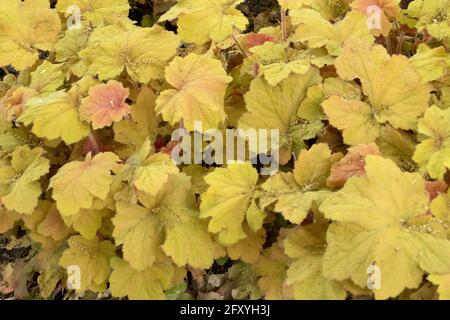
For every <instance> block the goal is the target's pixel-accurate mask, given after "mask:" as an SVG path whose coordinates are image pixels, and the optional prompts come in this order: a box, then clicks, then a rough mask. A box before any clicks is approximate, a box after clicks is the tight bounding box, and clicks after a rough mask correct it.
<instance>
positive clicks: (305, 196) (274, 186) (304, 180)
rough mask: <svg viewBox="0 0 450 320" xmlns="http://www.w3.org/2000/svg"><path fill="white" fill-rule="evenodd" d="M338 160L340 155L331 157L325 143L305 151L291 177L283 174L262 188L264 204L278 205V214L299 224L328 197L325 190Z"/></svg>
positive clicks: (301, 154) (296, 163) (299, 157)
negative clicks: (331, 171)
mask: <svg viewBox="0 0 450 320" xmlns="http://www.w3.org/2000/svg"><path fill="white" fill-rule="evenodd" d="M339 158H340V154H334V155H332V154H331V151H330V149H329V148H328V146H327V145H326V144H323V143H321V144H316V145H314V146H312V147H311V149H309V150H302V152H301V153H300V155H299V156H298V159H297V161H296V162H295V168H294V171H293V172H292V173H290V172H289V173H284V172H280V173H278V174H276V175H275V176H272V177H270V178H269V179H268V180H267V181H266V182H265V183H264V184H263V185H262V188H263V189H264V191H265V193H264V194H263V196H262V199H263V201H264V203H266V204H271V203H275V208H274V210H275V211H276V212H281V213H282V214H283V216H284V217H285V219H287V220H289V221H290V222H292V223H295V224H300V223H301V222H302V221H303V220H304V219H305V218H306V217H307V215H308V211H309V209H311V207H312V205H313V203H314V202H318V203H320V201H322V200H323V198H324V197H326V196H327V195H328V194H329V191H327V190H323V188H324V187H325V186H326V183H325V182H326V179H327V177H328V175H329V174H330V168H331V166H332V165H333V164H334V163H335V162H336V161H337V160H339Z"/></svg>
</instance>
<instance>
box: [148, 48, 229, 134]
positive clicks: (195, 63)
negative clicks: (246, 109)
mask: <svg viewBox="0 0 450 320" xmlns="http://www.w3.org/2000/svg"><path fill="white" fill-rule="evenodd" d="M166 80H167V82H169V84H170V85H171V86H172V87H174V88H173V89H168V90H165V91H163V92H161V94H160V95H159V96H158V99H157V100H156V111H157V112H158V113H161V114H162V116H163V119H164V120H166V121H168V122H169V123H170V124H172V125H174V124H176V123H177V122H179V121H181V120H183V124H184V126H185V127H186V128H187V129H188V130H190V131H192V130H194V122H195V121H202V128H203V130H208V129H210V128H218V127H219V126H220V125H222V124H223V122H224V121H225V118H226V114H225V110H224V97H225V90H226V87H227V83H229V82H230V81H231V80H232V79H231V78H230V77H228V76H227V74H226V72H225V70H224V69H223V67H222V64H221V63H220V61H218V60H215V59H213V58H210V57H208V56H207V55H203V56H200V55H197V54H195V53H191V54H189V55H188V56H187V57H184V58H181V57H177V58H175V59H174V60H173V61H172V62H171V63H170V65H169V66H168V67H167V68H166Z"/></svg>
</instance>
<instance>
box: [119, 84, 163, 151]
mask: <svg viewBox="0 0 450 320" xmlns="http://www.w3.org/2000/svg"><path fill="white" fill-rule="evenodd" d="M155 101H156V94H155V93H154V92H153V90H152V89H151V88H150V87H142V89H141V91H140V92H139V94H138V96H137V99H136V103H135V104H133V105H132V106H131V115H130V116H131V119H123V120H122V121H120V122H117V123H114V140H116V141H117V142H120V143H123V144H126V145H130V146H131V147H132V150H136V149H137V148H139V147H140V146H141V145H142V144H143V143H144V142H145V140H146V139H147V138H150V139H151V140H153V138H154V137H155V136H156V132H157V129H158V123H159V121H158V120H159V119H158V117H157V116H156V111H155Z"/></svg>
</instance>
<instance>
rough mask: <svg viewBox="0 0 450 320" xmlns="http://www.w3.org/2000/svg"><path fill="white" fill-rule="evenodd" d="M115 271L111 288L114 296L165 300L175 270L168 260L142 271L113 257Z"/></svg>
mask: <svg viewBox="0 0 450 320" xmlns="http://www.w3.org/2000/svg"><path fill="white" fill-rule="evenodd" d="M111 267H112V268H113V272H112V273H111V278H110V280H109V281H110V289H111V293H112V295H113V296H114V297H125V296H128V298H129V299H131V300H165V299H166V295H165V294H164V290H167V289H169V288H170V287H171V286H172V284H173V277H174V275H175V270H174V266H173V264H172V263H171V262H170V261H168V260H163V261H161V262H156V263H155V264H153V265H152V266H151V267H148V268H146V269H144V270H142V271H138V270H135V269H133V268H132V267H131V266H130V264H129V263H128V262H126V261H124V260H122V259H119V258H113V259H111Z"/></svg>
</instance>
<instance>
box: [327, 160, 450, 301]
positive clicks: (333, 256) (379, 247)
mask: <svg viewBox="0 0 450 320" xmlns="http://www.w3.org/2000/svg"><path fill="white" fill-rule="evenodd" d="M365 169H366V175H365V176H363V177H352V178H350V179H349V180H348V181H347V183H346V184H345V186H344V187H343V188H342V189H341V190H340V191H338V192H336V193H334V194H332V195H331V196H330V197H328V198H327V199H325V201H324V202H323V203H322V205H321V206H320V210H321V211H323V212H324V213H325V215H326V217H328V218H331V219H332V220H334V221H337V222H334V223H333V224H332V225H331V226H330V228H329V229H328V233H327V242H328V248H327V251H326V253H325V256H324V266H323V270H324V275H325V276H326V277H329V278H332V279H336V280H339V281H342V280H345V279H349V278H350V279H351V280H352V281H353V282H354V283H355V284H356V285H358V286H360V287H365V286H366V284H367V283H368V281H369V280H370V281H374V283H375V284H376V285H375V286H374V287H373V288H372V289H373V292H374V294H375V297H376V298H377V299H386V298H390V297H395V296H397V295H398V294H400V293H401V292H402V291H403V290H404V289H405V288H415V287H417V286H419V284H420V283H421V282H422V277H423V274H424V273H425V272H428V273H446V272H450V241H449V240H447V239H446V238H443V237H442V236H440V235H439V234H436V233H435V232H434V230H435V228H434V227H433V225H432V224H430V223H429V222H430V216H426V215H425V213H426V212H427V209H428V201H429V200H428V195H427V193H426V191H425V184H424V181H423V179H422V177H421V175H420V174H417V173H404V172H401V171H400V169H399V168H398V167H397V166H396V165H395V164H394V163H393V162H392V161H391V160H387V159H383V158H381V157H380V156H374V155H369V156H367V157H366V166H365ZM378 284H379V285H378Z"/></svg>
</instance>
